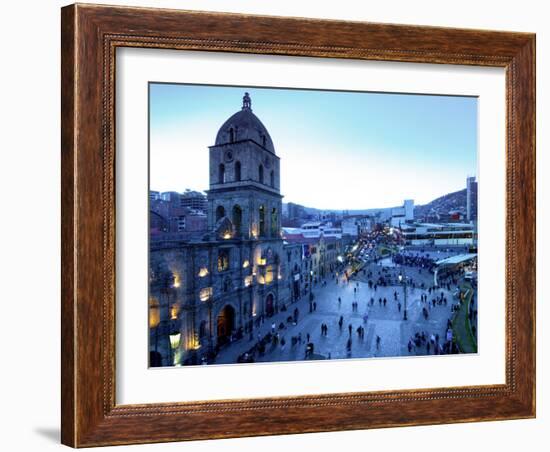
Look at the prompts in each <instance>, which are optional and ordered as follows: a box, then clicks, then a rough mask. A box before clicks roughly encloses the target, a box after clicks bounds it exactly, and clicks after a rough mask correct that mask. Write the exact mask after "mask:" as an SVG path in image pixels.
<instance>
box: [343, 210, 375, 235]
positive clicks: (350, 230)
mask: <svg viewBox="0 0 550 452" xmlns="http://www.w3.org/2000/svg"><path fill="white" fill-rule="evenodd" d="M372 225H373V220H372V218H371V217H370V216H367V215H350V216H347V217H345V218H343V219H342V234H343V235H350V236H352V237H358V236H360V235H362V234H366V233H368V232H370V231H371V229H372Z"/></svg>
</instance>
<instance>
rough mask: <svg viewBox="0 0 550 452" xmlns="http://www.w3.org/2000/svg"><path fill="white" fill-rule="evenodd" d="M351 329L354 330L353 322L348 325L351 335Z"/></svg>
mask: <svg viewBox="0 0 550 452" xmlns="http://www.w3.org/2000/svg"><path fill="white" fill-rule="evenodd" d="M351 330H353V326H352V325H351V323H350V324H349V325H348V331H349V335H350V337H351Z"/></svg>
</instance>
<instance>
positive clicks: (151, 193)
mask: <svg viewBox="0 0 550 452" xmlns="http://www.w3.org/2000/svg"><path fill="white" fill-rule="evenodd" d="M157 199H160V193H159V192H158V191H154V190H149V201H156V200H157Z"/></svg>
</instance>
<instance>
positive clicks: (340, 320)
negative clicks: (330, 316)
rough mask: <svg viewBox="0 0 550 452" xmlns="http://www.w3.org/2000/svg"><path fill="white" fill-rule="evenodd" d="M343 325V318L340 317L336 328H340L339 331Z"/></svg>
mask: <svg viewBox="0 0 550 452" xmlns="http://www.w3.org/2000/svg"><path fill="white" fill-rule="evenodd" d="M343 324H344V317H343V316H340V319H339V320H338V326H339V327H340V329H342V325H343Z"/></svg>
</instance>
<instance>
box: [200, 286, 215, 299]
mask: <svg viewBox="0 0 550 452" xmlns="http://www.w3.org/2000/svg"><path fill="white" fill-rule="evenodd" d="M211 296H212V287H205V288H204V289H201V291H200V292H199V299H200V300H201V301H208V300H209V299H210V297H211Z"/></svg>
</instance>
